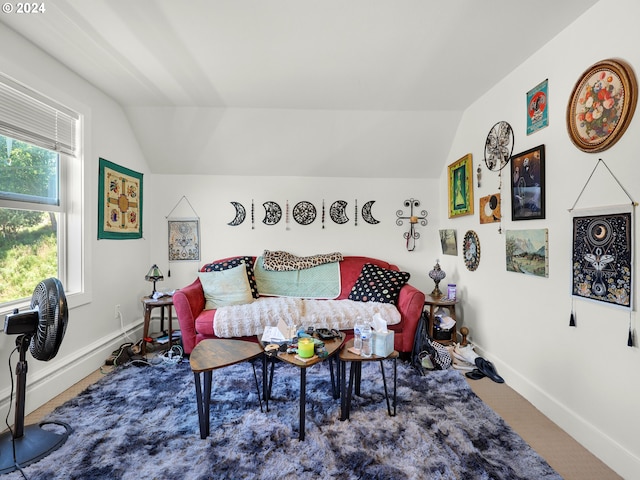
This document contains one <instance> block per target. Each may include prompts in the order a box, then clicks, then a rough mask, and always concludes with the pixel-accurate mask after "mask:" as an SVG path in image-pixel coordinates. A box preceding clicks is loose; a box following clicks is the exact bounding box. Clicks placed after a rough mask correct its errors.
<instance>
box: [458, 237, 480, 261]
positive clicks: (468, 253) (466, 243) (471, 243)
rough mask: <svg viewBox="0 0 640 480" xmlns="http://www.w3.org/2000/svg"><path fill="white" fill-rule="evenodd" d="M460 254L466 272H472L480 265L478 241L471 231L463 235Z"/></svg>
mask: <svg viewBox="0 0 640 480" xmlns="http://www.w3.org/2000/svg"><path fill="white" fill-rule="evenodd" d="M462 253H463V256H464V264H465V266H466V267H467V270H471V271H474V270H475V269H476V268H478V264H479V263H480V239H479V238H478V235H477V234H476V232H474V231H473V230H469V231H468V232H467V233H465V234H464V240H463V242H462Z"/></svg>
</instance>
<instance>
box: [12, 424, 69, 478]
mask: <svg viewBox="0 0 640 480" xmlns="http://www.w3.org/2000/svg"><path fill="white" fill-rule="evenodd" d="M46 425H53V426H54V427H55V428H53V429H52V430H45V429H43V428H42V427H43V426H46ZM63 429H64V432H62V433H56V432H57V431H60V430H63ZM70 433H71V427H70V426H69V425H67V424H66V423H61V422H43V423H40V424H38V425H27V426H26V427H24V434H23V435H22V436H21V437H20V438H16V439H13V438H12V435H11V432H10V431H6V432H4V433H3V434H2V435H0V474H4V473H9V472H13V471H14V470H17V469H18V467H17V466H16V463H17V464H18V465H19V466H20V467H26V466H27V465H30V464H31V463H34V462H37V461H38V460H41V459H43V458H44V457H46V456H47V455H49V454H50V453H52V452H53V451H55V450H57V449H58V448H60V447H61V446H62V444H64V442H66V441H67V438H68V437H69V434H70ZM12 442H15V449H16V458H15V462H14V458H13V445H12Z"/></svg>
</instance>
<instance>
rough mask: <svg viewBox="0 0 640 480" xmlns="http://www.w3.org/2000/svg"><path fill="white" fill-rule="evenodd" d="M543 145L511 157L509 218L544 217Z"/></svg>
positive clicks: (533, 218) (527, 218)
mask: <svg viewBox="0 0 640 480" xmlns="http://www.w3.org/2000/svg"><path fill="white" fill-rule="evenodd" d="M544 197H545V192H544V145H539V146H537V147H535V148H532V149H530V150H527V151H526V152H522V153H520V154H518V155H514V156H513V157H511V219H512V220H535V219H543V218H545V199H544Z"/></svg>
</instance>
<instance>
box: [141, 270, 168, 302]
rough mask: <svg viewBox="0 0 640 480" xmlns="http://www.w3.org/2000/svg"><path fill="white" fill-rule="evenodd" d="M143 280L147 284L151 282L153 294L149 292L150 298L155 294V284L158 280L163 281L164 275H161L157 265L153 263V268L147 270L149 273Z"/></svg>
mask: <svg viewBox="0 0 640 480" xmlns="http://www.w3.org/2000/svg"><path fill="white" fill-rule="evenodd" d="M144 279H145V280H146V281H147V282H153V292H151V296H153V294H154V293H156V282H157V281H158V280H160V281H162V280H164V275H162V272H161V271H160V269H159V268H158V265H156V264H155V263H154V264H153V266H152V267H151V268H150V269H149V272H148V273H147V274H146V275H145V276H144Z"/></svg>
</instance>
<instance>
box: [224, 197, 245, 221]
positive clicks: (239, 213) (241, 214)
mask: <svg viewBox="0 0 640 480" xmlns="http://www.w3.org/2000/svg"><path fill="white" fill-rule="evenodd" d="M231 205H233V208H235V209H236V215H235V217H234V218H233V220H231V221H230V222H229V223H227V225H231V226H232V227H237V226H238V225H240V224H241V223H242V222H244V220H245V218H246V216H247V210H246V209H245V208H244V205H242V204H241V203H240V202H231Z"/></svg>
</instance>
